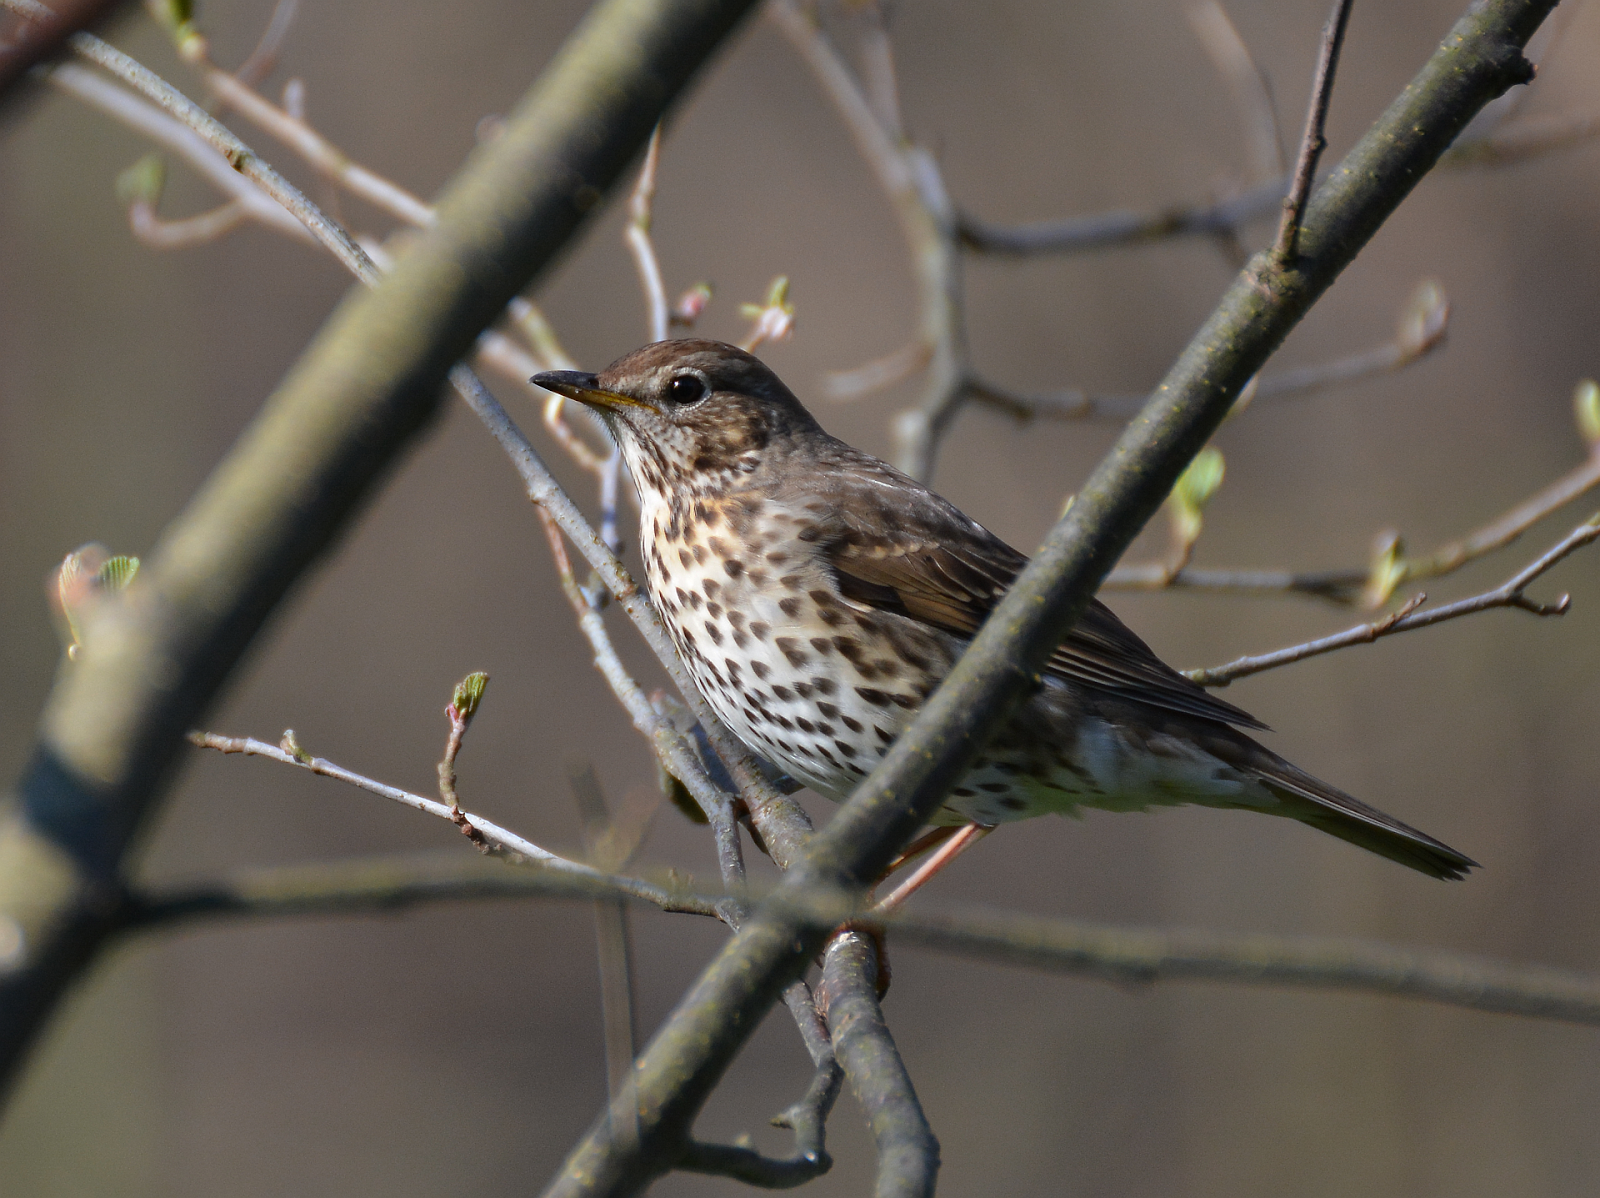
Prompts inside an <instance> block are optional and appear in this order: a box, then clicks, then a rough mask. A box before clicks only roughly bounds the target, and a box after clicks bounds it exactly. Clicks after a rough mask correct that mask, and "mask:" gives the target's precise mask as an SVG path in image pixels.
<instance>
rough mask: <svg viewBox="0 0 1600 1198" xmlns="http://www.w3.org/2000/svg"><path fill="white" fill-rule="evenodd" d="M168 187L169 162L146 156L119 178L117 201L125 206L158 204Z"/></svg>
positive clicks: (159, 156) (161, 158) (157, 156)
mask: <svg viewBox="0 0 1600 1198" xmlns="http://www.w3.org/2000/svg"><path fill="white" fill-rule="evenodd" d="M166 186H167V160H166V159H165V158H163V157H162V156H161V155H160V154H146V155H145V156H144V157H143V158H141V159H139V161H138V162H135V163H134V164H133V165H132V166H130V167H129V168H128V169H127V170H125V171H123V172H122V173H121V174H120V175H118V176H117V199H119V200H121V201H122V202H123V203H124V204H152V205H153V204H158V203H160V202H161V193H162V192H163V191H164V190H165V189H166Z"/></svg>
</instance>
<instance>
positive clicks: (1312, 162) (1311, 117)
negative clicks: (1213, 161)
mask: <svg viewBox="0 0 1600 1198" xmlns="http://www.w3.org/2000/svg"><path fill="white" fill-rule="evenodd" d="M1350 3H1351V0H1334V5H1333V12H1332V13H1331V14H1330V15H1329V17H1328V23H1327V24H1326V25H1325V26H1323V29H1322V46H1321V48H1320V50H1319V52H1318V54H1317V73H1316V75H1314V76H1313V77H1312V80H1311V104H1310V107H1309V109H1308V111H1307V112H1306V128H1305V132H1304V133H1303V134H1301V137H1300V152H1299V154H1298V155H1297V156H1296V158H1295V164H1294V173H1293V175H1292V176H1291V177H1290V178H1291V181H1290V184H1289V194H1288V195H1286V196H1285V197H1284V199H1283V221H1282V223H1281V224H1279V226H1278V241H1277V244H1276V245H1275V246H1274V247H1273V250H1272V254H1273V257H1274V258H1275V259H1276V260H1277V261H1278V263H1279V264H1280V265H1289V264H1291V263H1293V262H1294V260H1295V256H1296V254H1297V253H1298V252H1299V244H1300V221H1301V219H1302V218H1303V217H1304V216H1305V211H1306V200H1307V198H1309V197H1310V195H1311V184H1312V182H1313V180H1315V179H1316V177H1317V160H1318V159H1319V158H1321V157H1322V151H1323V150H1325V149H1327V147H1328V139H1327V138H1326V137H1325V136H1323V129H1324V128H1325V127H1326V125H1327V123H1328V102H1329V101H1330V100H1331V99H1332V98H1333V76H1334V73H1335V72H1336V71H1337V70H1338V69H1339V49H1340V47H1341V46H1343V45H1344V31H1345V29H1346V27H1347V26H1348V25H1349V23H1350Z"/></svg>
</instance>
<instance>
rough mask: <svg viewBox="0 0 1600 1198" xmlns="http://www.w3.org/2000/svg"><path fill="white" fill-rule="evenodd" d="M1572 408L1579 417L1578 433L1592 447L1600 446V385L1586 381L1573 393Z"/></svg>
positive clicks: (1590, 380) (1592, 381)
mask: <svg viewBox="0 0 1600 1198" xmlns="http://www.w3.org/2000/svg"><path fill="white" fill-rule="evenodd" d="M1572 407H1573V410H1574V411H1575V412H1576V413H1577V417H1578V432H1580V433H1582V434H1583V439H1584V440H1585V441H1586V442H1588V443H1589V444H1590V445H1592V446H1600V383H1596V382H1595V381H1594V380H1593V379H1584V380H1583V382H1581V383H1579V384H1578V386H1577V389H1576V390H1574V391H1573V393H1572Z"/></svg>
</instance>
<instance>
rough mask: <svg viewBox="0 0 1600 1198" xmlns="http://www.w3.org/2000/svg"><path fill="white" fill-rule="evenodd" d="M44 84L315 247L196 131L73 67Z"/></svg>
mask: <svg viewBox="0 0 1600 1198" xmlns="http://www.w3.org/2000/svg"><path fill="white" fill-rule="evenodd" d="M45 79H46V81H47V82H49V83H50V85H51V86H52V87H55V88H56V89H57V90H59V91H63V92H65V93H67V94H68V95H70V96H73V97H74V98H76V99H78V100H81V101H83V102H84V103H86V104H88V105H90V106H91V107H93V108H98V109H99V110H100V111H102V112H104V113H106V114H107V115H108V116H110V117H112V118H113V119H115V120H117V121H120V122H121V123H122V124H124V125H127V126H128V127H129V128H130V129H133V130H135V131H137V132H139V133H142V134H144V135H145V136H146V137H148V138H149V139H150V140H151V141H153V142H155V143H156V144H157V145H160V146H163V147H165V148H166V149H168V150H170V151H172V152H173V153H174V154H177V155H179V156H180V157H182V158H183V159H184V160H185V161H186V162H188V163H189V165H190V166H192V167H194V168H195V169H196V170H197V171H199V172H200V173H201V174H202V175H203V176H204V177H205V178H206V180H207V181H208V182H210V183H212V184H213V185H214V186H216V187H217V188H218V189H219V190H220V191H222V193H223V194H224V195H226V196H228V197H230V198H231V199H232V200H234V201H235V202H237V203H239V204H241V205H242V206H243V207H244V209H245V211H246V213H247V214H248V215H249V216H250V219H252V220H254V221H257V222H259V223H260V224H263V225H266V226H267V227H268V228H271V229H273V230H274V231H275V232H278V233H284V234H287V235H288V236H290V237H293V238H295V239H296V240H301V241H306V242H312V241H314V239H313V238H312V236H311V232H310V230H308V229H307V228H306V227H305V225H304V224H302V223H301V222H300V221H298V220H296V219H295V218H294V217H293V216H292V215H290V214H289V212H288V211H287V210H285V208H284V207H283V205H282V204H280V203H278V202H277V201H276V200H274V199H273V198H272V197H271V196H269V195H268V194H267V193H266V192H265V191H264V190H262V188H260V187H258V186H257V185H256V184H255V183H253V182H251V181H250V180H249V179H246V178H245V177H244V176H243V175H241V174H240V173H239V172H238V171H236V170H234V169H233V167H232V166H231V165H230V164H229V162H228V160H227V158H226V157H225V156H224V155H223V154H222V153H220V152H219V151H218V150H217V149H216V148H215V147H214V146H212V145H211V144H210V143H209V142H208V141H207V140H206V139H205V138H203V137H201V136H200V135H199V134H198V133H197V132H195V130H194V129H193V128H191V127H190V126H189V125H187V124H186V123H184V122H183V121H180V120H177V119H176V118H174V117H171V116H168V115H167V114H166V113H165V112H163V111H161V110H160V109H159V108H157V107H156V106H155V105H153V104H150V103H148V102H146V101H145V100H143V99H141V98H140V97H139V96H137V95H135V94H134V93H133V92H130V91H128V90H127V89H126V88H123V87H119V86H118V85H117V84H115V83H113V82H111V81H110V80H109V79H106V78H105V77H103V76H101V75H98V74H96V73H95V72H93V71H90V70H86V69H85V68H83V67H80V66H77V65H76V64H74V63H68V62H64V63H58V64H56V65H55V66H52V67H50V68H49V69H48V71H47V72H46V74H45Z"/></svg>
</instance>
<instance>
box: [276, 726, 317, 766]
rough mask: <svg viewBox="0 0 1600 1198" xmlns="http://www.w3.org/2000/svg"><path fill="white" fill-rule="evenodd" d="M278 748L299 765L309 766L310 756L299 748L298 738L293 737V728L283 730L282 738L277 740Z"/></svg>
mask: <svg viewBox="0 0 1600 1198" xmlns="http://www.w3.org/2000/svg"><path fill="white" fill-rule="evenodd" d="M278 748H280V749H282V750H283V751H284V752H285V753H287V754H289V756H290V757H293V758H294V759H295V760H296V761H298V762H299V763H300V764H301V765H310V764H311V760H312V758H311V754H310V753H307V752H306V751H305V750H304V749H302V748H301V747H300V741H299V738H298V737H296V736H295V734H294V729H293V728H285V729H284V730H283V736H282V737H281V738H279V740H278Z"/></svg>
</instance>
